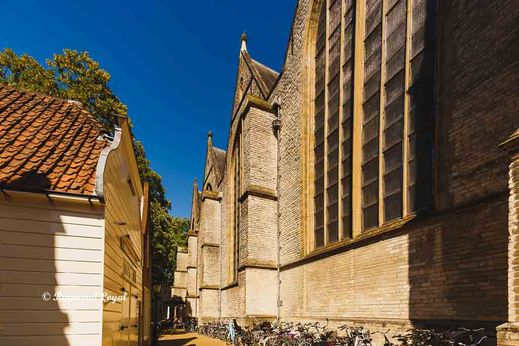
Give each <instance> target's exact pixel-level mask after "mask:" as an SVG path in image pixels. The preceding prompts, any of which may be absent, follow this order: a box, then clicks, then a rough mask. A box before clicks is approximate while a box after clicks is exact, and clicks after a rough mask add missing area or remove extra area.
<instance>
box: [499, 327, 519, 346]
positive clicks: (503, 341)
mask: <svg viewBox="0 0 519 346" xmlns="http://www.w3.org/2000/svg"><path fill="white" fill-rule="evenodd" d="M496 331H497V345H498V346H517V345H519V322H507V323H503V324H501V325H499V326H497V328H496Z"/></svg>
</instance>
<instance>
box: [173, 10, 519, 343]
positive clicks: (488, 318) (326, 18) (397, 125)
mask: <svg viewBox="0 0 519 346" xmlns="http://www.w3.org/2000/svg"><path fill="white" fill-rule="evenodd" d="M287 15H289V14H288V13H287ZM518 22H519V15H518V11H517V3H516V2H514V1H508V0H505V1H499V2H494V1H463V0H449V1H435V0H299V1H298V2H297V7H296V10H295V13H294V17H293V22H292V26H291V31H290V34H289V39H288V44H287V49H286V52H285V59H284V64H283V67H282V69H281V71H279V72H276V71H274V70H272V69H271V68H269V67H267V66H265V65H263V64H262V63H260V62H259V61H257V60H255V59H254V58H253V57H252V55H251V53H249V48H248V47H247V37H246V36H245V35H243V36H242V38H241V49H240V51H239V62H238V71H237V76H236V86H235V90H236V91H235V96H234V100H233V104H232V114H231V115H230V116H231V122H230V128H229V132H228V134H215V136H216V135H222V136H223V135H227V147H226V148H222V149H220V148H216V147H215V146H214V145H213V138H212V137H213V134H211V133H209V135H208V138H207V153H206V162H205V171H204V179H203V181H200V182H197V181H195V183H194V186H193V200H192V217H191V229H190V231H189V241H188V247H187V253H185V252H179V256H181V257H182V260H181V261H179V263H183V264H182V266H183V268H181V270H180V272H181V273H180V272H179V273H178V274H177V275H176V277H180V276H181V277H182V281H183V283H182V289H179V290H177V291H178V292H182V294H183V295H184V297H183V298H184V299H185V300H186V302H187V310H188V312H189V313H190V314H191V315H192V316H194V317H197V318H198V319H199V322H200V323H203V322H206V321H211V320H218V319H221V320H229V319H233V318H236V319H237V320H238V322H239V323H243V324H251V323H252V322H255V321H256V322H257V321H263V320H270V321H275V320H284V321H300V322H309V321H324V320H325V319H326V318H328V319H329V321H330V324H331V325H339V324H345V323H346V324H351V325H363V326H364V327H366V328H369V329H370V330H373V331H375V330H382V329H388V328H391V330H405V329H407V328H410V327H415V328H434V327H458V326H465V327H486V328H490V329H492V330H496V329H497V331H498V343H499V344H500V345H511V344H516V343H517V342H518V341H516V340H517V339H519V329H518V327H517V323H519V268H518V267H517V265H516V263H517V258H518V257H519V238H518V237H517V234H519V132H517V131H518V129H519V103H518V101H517V100H518V79H517V77H518V76H519V70H518V69H519V66H518V60H517V59H518V54H517V42H519V30H518V28H519V26H518V25H517V23H518ZM249 46H250V44H249ZM230 106H231V105H230ZM221 121H224V122H227V121H229V120H228V118H227V117H226V116H225V115H222V119H221ZM514 133H515V135H514Z"/></svg>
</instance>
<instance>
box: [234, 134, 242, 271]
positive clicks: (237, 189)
mask: <svg viewBox="0 0 519 346" xmlns="http://www.w3.org/2000/svg"><path fill="white" fill-rule="evenodd" d="M233 195H234V201H233V204H234V212H233V215H234V220H233V222H234V235H233V239H234V244H233V247H234V249H233V279H234V280H237V279H238V267H239V264H240V211H241V209H240V207H241V200H240V197H241V131H238V132H237V133H236V146H235V148H234V193H233Z"/></svg>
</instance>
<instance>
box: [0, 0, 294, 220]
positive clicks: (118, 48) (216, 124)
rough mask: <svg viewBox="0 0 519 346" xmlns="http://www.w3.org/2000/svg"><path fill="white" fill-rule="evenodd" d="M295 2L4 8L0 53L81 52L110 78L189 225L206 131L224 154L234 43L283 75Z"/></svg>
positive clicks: (174, 0)
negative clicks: (245, 40)
mask: <svg viewBox="0 0 519 346" xmlns="http://www.w3.org/2000/svg"><path fill="white" fill-rule="evenodd" d="M295 6H296V0H256V1H243V0H242V1H238V0H220V1H216V0H199V1H179V0H170V1H134V0H131V1H130V0H128V1H109V0H108V1H68V0H67V1H55V0H53V1H2V2H1V3H0V13H2V20H0V33H1V34H0V48H1V49H3V48H5V47H9V48H12V49H13V50H14V51H15V52H16V53H18V54H21V53H27V54H29V55H31V56H34V57H35V58H36V59H38V60H39V61H44V60H45V59H46V58H48V57H51V56H52V54H54V53H57V52H60V51H61V50H62V49H63V48H71V49H76V50H87V51H88V52H90V55H91V56H92V57H93V58H94V59H96V60H97V61H99V62H100V63H101V66H102V67H103V68H104V69H106V70H107V71H108V72H109V73H110V74H111V75H112V81H111V84H110V85H111V87H112V89H113V90H114V92H115V93H116V94H117V95H118V96H119V98H120V99H121V100H122V101H123V102H124V103H126V104H127V105H128V107H129V113H130V116H131V118H132V122H133V124H134V131H135V134H136V135H137V137H138V138H139V139H141V140H142V141H143V142H144V145H145V148H146V152H147V154H148V157H149V159H150V160H151V162H152V166H153V168H154V169H155V170H156V171H157V172H158V173H159V174H160V175H161V176H162V178H163V181H164V184H165V186H166V189H167V194H168V198H169V199H170V200H171V201H172V203H173V208H172V211H171V214H173V215H175V216H189V213H190V208H191V201H190V200H191V191H192V190H191V189H192V181H193V178H194V177H198V179H202V174H203V165H204V160H205V148H206V141H207V131H208V130H212V131H213V140H214V142H215V144H216V145H217V146H219V147H221V148H225V146H226V140H227V131H228V125H229V121H230V112H231V107H232V95H233V92H234V82H235V78H236V65H237V61H238V53H239V47H240V35H241V33H242V32H243V31H246V32H247V35H248V38H249V40H248V49H249V52H250V53H251V55H252V57H253V58H255V59H256V60H259V61H261V62H262V63H264V64H266V65H268V66H270V67H272V68H274V69H276V70H278V71H279V70H280V68H281V66H282V64H283V59H284V56H285V50H286V46H287V41H288V36H289V31H290V24H291V21H292V16H293V12H294V9H295Z"/></svg>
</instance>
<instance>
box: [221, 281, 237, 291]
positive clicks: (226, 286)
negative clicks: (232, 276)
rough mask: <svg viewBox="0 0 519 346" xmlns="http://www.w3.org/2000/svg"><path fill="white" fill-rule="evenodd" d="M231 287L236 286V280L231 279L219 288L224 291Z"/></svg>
mask: <svg viewBox="0 0 519 346" xmlns="http://www.w3.org/2000/svg"><path fill="white" fill-rule="evenodd" d="M233 287H238V281H233V282H231V283H229V284H227V285H225V286H223V287H222V288H221V289H220V290H222V291H225V290H228V289H230V288H233Z"/></svg>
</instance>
